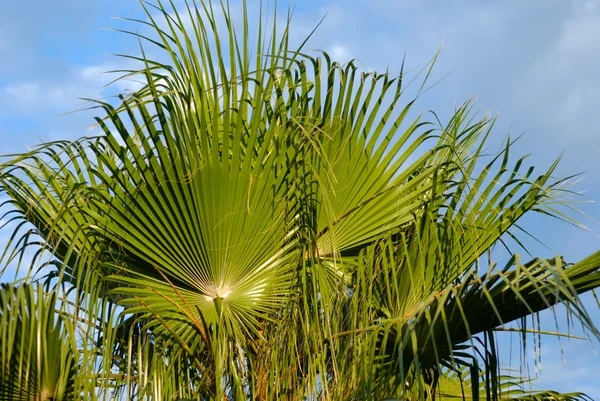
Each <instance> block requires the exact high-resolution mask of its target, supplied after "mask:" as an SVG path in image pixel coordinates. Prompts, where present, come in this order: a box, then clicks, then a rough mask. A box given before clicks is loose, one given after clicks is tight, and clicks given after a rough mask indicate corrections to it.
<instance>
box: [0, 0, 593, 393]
mask: <svg viewBox="0 0 600 401" xmlns="http://www.w3.org/2000/svg"><path fill="white" fill-rule="evenodd" d="M257 4H258V1H254V0H250V1H249V5H250V7H251V8H252V7H256V6H257ZM326 13H327V17H326V19H325V21H324V23H323V25H322V26H321V27H320V29H319V30H318V31H317V32H316V34H315V36H314V37H313V39H312V40H311V41H310V42H309V44H308V46H307V49H308V50H311V49H324V50H326V51H328V52H330V53H331V54H332V55H333V56H334V57H335V58H337V59H341V60H348V59H351V58H357V59H359V60H360V61H361V62H362V64H363V65H364V66H365V68H369V69H376V70H385V69H386V68H388V67H389V68H390V69H391V70H396V71H397V70H399V67H400V64H401V62H402V58H403V57H404V55H405V54H406V57H407V65H408V66H409V67H419V66H422V65H423V64H424V63H426V62H427V61H428V60H429V59H430V58H431V57H432V56H433V55H434V54H435V53H436V51H437V50H438V49H439V48H440V46H441V45H442V43H443V47H442V51H441V55H440V57H439V61H438V63H437V65H436V68H435V71H434V80H435V79H436V78H441V77H443V76H445V75H447V74H449V73H451V75H450V76H449V77H447V78H445V79H444V80H443V81H442V82H441V83H440V84H439V85H437V86H436V87H435V88H434V89H433V90H431V91H430V92H428V93H427V94H426V95H425V96H424V97H423V98H422V99H421V100H420V103H419V107H420V109H422V110H423V111H426V110H428V109H432V110H435V111H436V112H438V113H440V114H441V115H448V114H449V113H450V112H451V111H452V110H453V108H454V107H455V105H457V104H460V103H462V102H463V101H465V100H467V99H468V98H469V97H471V96H475V97H476V98H477V99H478V103H477V104H478V106H479V107H480V108H481V109H482V110H483V111H490V112H492V113H494V114H495V113H499V121H498V124H497V126H496V130H495V136H494V138H493V139H492V143H493V144H497V145H498V146H500V144H501V143H502V141H503V139H504V138H505V136H506V134H507V133H509V132H510V133H511V135H512V136H518V135H520V134H522V133H525V135H524V136H523V137H522V138H521V139H520V140H519V142H518V143H517V144H516V147H515V149H516V152H517V153H519V154H526V153H532V155H531V157H530V159H529V160H530V162H531V163H533V164H535V165H537V166H539V167H541V168H543V167H545V166H549V165H550V164H551V162H552V161H553V160H554V158H555V157H557V156H558V155H560V154H561V153H562V152H564V157H563V160H562V163H561V166H560V169H559V172H560V174H562V175H567V174H573V173H584V176H583V177H584V178H583V179H582V180H581V181H579V182H578V183H577V184H576V185H575V186H574V189H575V190H577V191H584V192H585V197H584V198H582V199H583V200H589V201H591V200H599V199H600V162H598V160H599V158H600V110H599V106H600V74H598V71H600V1H595V0H592V1H586V0H572V1H568V0H561V1H554V0H539V1H538V0H528V1H511V0H505V1H502V2H484V1H475V0H472V1H468V0H456V1H452V2H446V3H442V2H435V3H434V2H425V1H408V0H345V1H344V0H324V1H308V0H299V2H298V7H297V12H296V15H295V18H294V22H293V24H292V29H293V31H292V35H293V37H294V38H296V39H299V38H302V37H303V36H304V35H306V34H307V33H308V32H309V31H310V30H312V28H313V27H314V25H315V24H316V22H317V21H318V20H319V19H320V18H321V17H322V16H323V15H325V14H326ZM111 16H123V17H137V18H141V17H142V16H143V14H142V12H141V9H140V8H139V5H138V3H137V1H134V0H122V1H116V0H112V1H109V0H95V1H92V0H85V1H82V0H54V1H52V2H47V1H42V0H29V1H20V2H19V1H7V2H4V4H3V6H2V11H0V60H2V61H1V62H0V154H6V153H13V152H18V151H24V150H26V147H25V146H26V145H29V146H30V145H34V144H36V143H39V142H40V141H48V140H55V139H68V138H76V137H79V136H82V135H86V134H87V129H88V127H89V126H90V125H91V124H92V120H91V118H90V117H91V114H90V113H85V112H83V113H76V114H69V115H67V116H60V115H61V114H63V113H66V112H69V111H72V110H74V109H75V108H77V105H78V104H80V101H79V100H78V99H77V98H78V97H94V96H95V97H97V96H103V95H106V94H111V93H114V92H115V91H117V90H123V89H126V88H127V86H128V85H127V84H126V83H125V84H122V85H119V86H117V87H115V88H112V89H109V90H108V91H103V92H100V93H96V91H97V90H98V89H100V88H101V87H102V86H103V85H104V84H106V83H107V82H108V81H109V77H107V76H105V75H102V74H100V73H101V72H103V71H107V70H111V69H117V68H122V67H127V65H126V63H124V62H123V60H120V59H117V58H115V57H110V56H108V54H110V53H137V43H136V42H135V41H134V40H132V38H130V37H127V36H125V35H122V34H117V33H115V32H109V31H105V30H102V28H105V27H127V26H128V25H127V24H123V22H120V21H116V20H111V19H110V17H111ZM432 81H433V80H432ZM579 208H580V209H581V210H582V211H583V212H584V213H585V214H586V215H587V216H589V217H586V216H580V217H579V220H580V221H581V222H582V223H583V224H585V225H586V226H588V227H589V228H590V231H585V230H581V229H577V228H574V227H570V226H567V225H565V224H562V223H559V222H557V221H552V220H549V219H547V218H541V217H539V216H532V217H529V218H527V219H526V220H525V222H524V224H525V225H526V227H527V228H529V229H530V231H531V232H532V233H533V234H534V235H536V236H537V237H538V238H539V239H541V240H542V241H543V242H544V243H545V244H546V245H547V246H548V248H550V249H547V248H544V247H541V246H539V245H536V244H535V243H533V242H532V243H531V244H530V247H531V250H532V251H533V252H534V253H536V254H537V255H539V256H544V257H550V256H554V255H555V254H562V255H565V256H566V257H567V259H568V260H571V261H573V260H576V259H578V258H581V257H583V256H586V255H587V254H589V253H591V252H593V251H595V250H597V249H600V239H599V238H598V236H597V235H598V234H600V224H598V223H597V222H595V220H594V218H595V219H600V207H599V206H598V205H597V204H594V203H584V204H581V205H579ZM6 235H7V233H6V232H0V246H2V244H3V243H4V241H6ZM585 299H586V301H587V302H588V304H589V307H590V311H591V312H592V314H593V315H595V316H596V317H597V318H598V319H597V323H599V324H600V314H599V313H597V311H596V310H597V306H595V303H594V302H593V299H592V298H591V297H585ZM543 320H544V321H547V322H549V321H551V320H552V318H551V315H545V316H544V317H543ZM550 328H552V327H550ZM593 346H596V347H597V346H598V343H595V344H593V345H590V344H589V343H583V342H575V341H570V342H569V341H563V343H562V347H563V348H564V350H565V353H566V355H565V357H566V362H563V361H562V357H561V353H560V350H559V347H558V345H557V342H556V341H555V340H554V339H545V340H544V347H543V354H542V370H541V381H540V385H541V386H543V387H546V388H554V389H558V390H584V391H587V392H588V393H589V395H590V396H592V398H594V399H600V384H595V383H596V382H597V376H598V373H600V359H599V357H597V356H596V354H595V351H594V348H593ZM514 359H515V358H513V360H514Z"/></svg>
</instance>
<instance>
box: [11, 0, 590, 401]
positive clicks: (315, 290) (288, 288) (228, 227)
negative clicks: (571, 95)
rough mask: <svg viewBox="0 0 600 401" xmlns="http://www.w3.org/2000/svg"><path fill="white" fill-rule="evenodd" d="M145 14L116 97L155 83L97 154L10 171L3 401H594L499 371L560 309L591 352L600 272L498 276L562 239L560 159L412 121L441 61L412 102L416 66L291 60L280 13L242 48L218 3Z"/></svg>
mask: <svg viewBox="0 0 600 401" xmlns="http://www.w3.org/2000/svg"><path fill="white" fill-rule="evenodd" d="M141 5H142V7H143V8H144V10H145V11H146V14H147V19H146V20H135V22H136V23H137V24H138V27H139V28H140V30H136V31H123V32H126V33H129V34H132V35H135V36H136V37H137V38H138V39H139V41H140V48H141V55H140V56H132V55H123V56H122V57H125V58H127V59H130V60H134V61H137V62H139V63H140V65H141V67H140V68H139V69H135V70H127V71H121V79H131V78H139V79H142V80H143V81H144V82H145V84H144V86H143V87H142V88H141V89H139V90H137V91H135V92H132V93H129V94H127V95H121V96H119V98H118V99H116V100H117V101H112V100H108V101H100V100H91V102H93V103H92V106H91V108H92V109H94V110H97V111H98V114H99V117H98V118H96V123H97V126H98V127H99V128H100V129H101V131H102V133H101V134H100V135H98V136H94V137H85V138H81V139H79V140H76V141H70V142H69V141H60V142H52V143H46V144H43V145H40V146H39V147H37V148H36V149H34V150H32V151H30V152H27V153H24V154H19V155H12V156H8V157H6V158H5V159H4V161H3V162H2V164H0V195H3V196H5V197H6V199H8V200H7V201H6V202H5V204H4V206H3V208H4V210H5V212H6V214H5V219H6V220H7V221H10V222H12V223H13V225H14V226H16V229H14V232H13V234H12V236H11V242H10V243H9V244H8V246H7V248H6V251H5V252H4V255H3V257H2V258H3V259H2V260H3V263H4V264H5V265H7V264H9V263H18V264H19V268H20V269H21V271H26V272H27V273H28V274H27V277H28V279H27V280H26V281H28V283H27V284H19V285H9V286H8V287H6V288H7V289H6V290H3V291H4V292H3V293H2V294H3V295H2V296H3V298H2V299H3V301H2V302H3V303H2V304H0V306H1V307H2V308H1V313H2V314H1V315H0V319H1V320H2V324H1V325H0V336H1V337H0V338H2V343H1V344H0V350H1V351H2V353H1V354H0V358H1V359H0V364H1V367H2V369H4V370H3V375H7V376H3V377H9V376H10V377H11V379H9V380H8V384H10V394H9V393H7V391H8V390H5V389H7V388H8V387H0V391H1V392H2V394H1V396H0V398H2V396H4V398H7V397H12V398H16V395H19V396H20V397H21V399H32V400H33V399H35V400H43V399H54V400H62V399H69V397H71V398H76V399H85V400H95V399H99V400H100V399H101V400H104V399H153V400H176V399H180V400H183V399H194V400H225V399H227V400H242V399H256V400H280V399H281V400H305V399H323V400H346V399H352V400H363V399H364V400H382V399H408V400H417V399H456V398H459V399H467V398H473V399H478V398H479V397H488V398H487V399H494V400H496V399H538V400H558V399H567V400H575V399H585V398H586V397H585V396H584V395H582V394H578V393H574V394H558V393H555V392H551V391H549V392H531V391H529V390H527V387H526V386H525V385H526V380H524V379H523V380H522V379H518V378H512V377H509V376H506V375H503V373H502V372H501V371H500V363H499V356H498V344H497V342H496V335H495V330H496V329H497V328H498V327H501V326H503V325H505V324H507V323H509V322H512V321H515V320H518V319H525V318H526V317H528V316H530V315H534V314H537V313H538V312H539V311H542V310H544V309H547V308H550V307H552V306H553V305H555V304H557V303H564V304H566V305H567V306H568V310H569V311H570V314H571V316H572V318H574V319H578V320H579V321H581V323H582V324H583V325H584V327H585V328H586V330H587V331H588V333H589V334H590V335H592V336H596V337H598V335H599V334H600V333H599V332H598V330H597V329H596V328H595V327H594V325H593V323H592V322H591V320H590V318H589V316H588V314H587V312H586V310H585V308H584V306H583V304H582V303H581V302H580V300H579V297H578V295H579V294H581V293H583V292H585V291H589V290H593V289H594V288H595V287H597V286H599V285H600V271H599V269H600V253H594V254H593V255H591V256H589V257H587V258H586V259H584V260H582V261H579V262H577V263H574V264H571V263H566V262H565V261H564V260H563V259H562V258H561V257H556V258H553V259H541V258H534V259H533V260H531V261H528V262H523V261H522V260H521V258H520V256H519V255H518V254H514V253H513V254H512V255H513V256H512V257H509V258H508V260H507V261H505V263H504V266H503V267H501V268H500V267H497V264H496V261H494V260H492V255H495V254H493V253H492V250H493V249H494V248H495V247H496V246H502V245H504V244H506V241H505V240H506V239H507V238H513V239H516V240H517V243H518V241H519V236H518V233H519V230H520V229H521V228H520V227H519V226H518V225H517V222H518V221H519V219H520V218H521V217H522V216H524V215H525V214H529V213H533V212H539V213H544V214H548V215H552V216H555V217H559V218H563V219H569V217H568V215H565V214H563V212H561V209H560V207H561V206H563V205H564V204H565V202H566V200H565V199H566V196H567V195H569V191H568V190H567V189H565V183H566V182H567V180H566V179H556V178H554V177H553V173H554V170H555V168H556V164H557V163H556V162H555V163H553V164H552V165H551V166H550V168H549V169H548V170H547V171H546V172H543V173H535V172H534V169H533V167H530V168H527V167H525V161H524V159H523V158H522V159H518V160H517V161H516V162H514V163H513V162H512V161H511V160H512V159H511V158H510V157H509V151H510V149H511V141H510V139H508V140H507V141H506V145H505V146H504V147H503V149H502V150H501V151H500V152H499V153H497V154H494V155H492V156H489V155H486V152H488V149H487V139H488V136H489V135H490V133H491V130H492V126H493V123H494V120H493V119H491V118H488V117H485V118H478V117H476V114H475V113H473V110H472V109H473V104H472V103H471V102H467V103H465V104H464V105H463V106H461V107H460V108H458V109H457V110H456V112H455V113H454V115H453V116H452V118H451V119H450V120H449V121H447V122H446V123H442V122H441V121H440V120H437V119H435V120H434V122H433V123H432V122H427V121H425V120H424V117H423V116H418V117H416V118H413V117H410V116H412V115H413V108H414V104H415V101H416V100H417V98H418V96H419V95H420V93H422V92H423V91H424V90H426V87H425V82H426V80H427V77H428V75H429V73H430V71H431V67H432V66H433V61H435V59H434V60H433V61H432V62H431V63H430V64H428V65H427V66H426V67H425V68H424V69H423V70H422V71H421V73H420V75H417V77H416V78H413V81H414V82H416V84H417V85H421V86H420V90H419V91H418V94H417V96H416V97H413V98H412V99H410V100H409V101H408V102H404V100H403V99H404V97H405V96H406V94H405V90H406V86H407V74H404V72H403V69H402V70H401V71H400V73H399V74H398V75H395V76H394V75H393V74H390V73H385V74H379V73H374V72H368V73H366V72H360V71H359V69H358V67H357V66H356V64H355V63H354V62H349V63H347V64H343V65H342V64H340V63H337V62H335V61H333V60H331V58H330V57H329V55H328V54H327V53H320V54H319V55H310V54H306V53H304V52H303V50H302V48H303V46H299V47H292V45H291V44H290V37H289V23H290V19H289V17H290V15H291V12H290V13H288V16H287V19H286V20H285V21H284V23H283V25H284V29H283V30H281V29H280V30H278V29H277V27H278V26H279V27H281V20H280V19H279V17H278V16H276V15H275V16H274V17H273V20H272V21H273V22H272V23H268V20H267V18H265V17H263V16H262V15H261V17H260V18H259V21H258V29H257V31H258V32H257V35H256V36H251V34H250V28H249V25H250V21H249V17H248V10H247V6H246V3H245V2H244V3H242V9H241V15H242V20H241V21H242V22H241V23H240V24H239V25H235V26H234V23H233V20H234V19H235V18H236V15H235V13H234V12H232V11H231V9H230V7H229V4H228V3H221V4H220V7H219V6H215V5H213V4H212V3H211V2H208V1H204V0H199V1H198V2H197V3H196V2H190V3H188V2H186V3H185V6H184V7H183V8H182V9H180V10H177V9H176V8H175V7H174V6H173V4H172V3H171V4H170V6H171V7H172V9H171V8H169V9H167V8H166V7H165V6H163V4H161V2H160V1H159V2H158V3H157V4H156V5H152V4H147V3H144V2H143V3H141ZM277 22H279V25H278V24H277ZM147 30H150V31H152V32H153V33H147ZM148 49H151V52H152V53H156V51H159V53H160V55H159V56H156V57H154V58H150V57H148V56H147V55H146V54H147V51H148ZM165 56H166V59H167V60H168V61H165ZM419 77H420V78H419ZM30 251H32V252H33V251H35V252H34V257H33V260H32V261H31V263H28V262H27V263H26V262H24V260H26V258H23V255H24V254H25V253H26V252H30ZM486 256H487V258H486ZM42 286H44V287H45V289H46V290H47V294H46V293H45V292H42V290H41V289H42ZM17 294H21V295H17ZM22 294H31V295H22ZM4 298H6V300H4ZM24 299H27V301H25V300H24ZM48 300H51V301H48ZM6 305H12V306H6ZM54 309H56V310H57V312H56V313H57V315H56V317H55V318H51V317H49V316H52V314H51V313H49V312H48V311H51V310H54ZM41 310H44V311H45V312H44V313H41V312H35V311H41ZM4 322H7V323H8V325H5V323H4ZM5 326H6V327H10V328H5ZM30 328H36V329H35V330H38V329H39V330H38V331H37V332H36V333H39V334H38V338H43V339H44V341H46V342H47V343H48V344H52V347H50V346H48V347H47V348H44V349H46V351H45V352H47V354H41V353H40V352H42V351H41V350H42V348H40V347H39V346H37V345H35V344H33V343H32V341H31V338H32V337H28V336H27V335H24V334H21V333H26V332H32V333H33V331H30V330H33V329H30ZM522 332H523V333H524V335H525V333H527V332H533V333H534V334H536V335H541V333H542V332H541V330H540V329H527V328H526V327H525V326H523V327H522ZM523 341H524V340H523ZM59 343H60V344H59ZM12 347H17V348H16V349H18V350H20V351H19V352H16V353H10V352H9V351H10V349H12ZM36 347H37V348H36ZM25 349H32V350H33V351H31V352H24V351H22V350H25ZM52 350H55V351H52ZM32 352H33V353H32ZM50 354H52V355H50ZM57 355H60V358H59V360H60V362H57V363H56V364H54V363H52V366H54V367H58V366H60V369H59V370H60V372H61V374H59V375H58V376H57V375H56V374H55V373H52V374H50V373H48V374H47V375H46V373H44V375H42V374H41V373H39V372H40V371H39V369H38V370H36V369H34V368H33V366H34V364H38V365H36V366H40V365H39V364H42V365H44V366H45V365H46V364H48V363H47V362H48V361H49V360H50V359H49V358H51V357H52V358H54V357H57ZM16 366H23V367H24V368H23V369H30V370H31V372H32V376H31V377H29V378H28V377H27V375H25V376H23V374H24V373H23V371H24V370H23V369H20V368H19V370H17V368H16ZM75 367H76V368H75ZM75 369H76V371H77V373H76V374H75V373H73V372H74V370H75ZM15 372H17V373H15ZM44 372H45V371H44ZM15 375H16V376H15ZM13 377H16V378H15V379H14V380H13V379H12V378H13ZM46 377H51V379H48V380H51V381H52V384H51V385H50V384H48V385H46V384H44V385H43V386H42V385H40V384H39V383H42V382H43V383H46V381H43V380H46V379H45V378H46ZM32 378H35V380H33V379H32ZM38 378H39V379H38ZM36 380H37V381H36ZM39 380H42V382H40V381H39ZM5 382H7V381H6V380H5V381H3V382H2V383H5ZM34 382H35V383H34ZM32 383H33V384H32ZM48 383H49V382H48ZM32 386H33V387H32ZM36 386H37V387H36ZM44 386H46V387H44ZM59 389H60V391H59ZM5 394H8V395H5Z"/></svg>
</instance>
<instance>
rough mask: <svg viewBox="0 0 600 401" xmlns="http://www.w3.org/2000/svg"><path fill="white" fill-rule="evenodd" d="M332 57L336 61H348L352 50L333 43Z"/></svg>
mask: <svg viewBox="0 0 600 401" xmlns="http://www.w3.org/2000/svg"><path fill="white" fill-rule="evenodd" d="M329 53H330V55H331V58H332V59H333V60H335V61H339V62H342V63H343V62H346V61H349V60H350V51H349V50H348V48H346V47H345V46H342V45H333V46H332V47H331V50H330V51H329Z"/></svg>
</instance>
